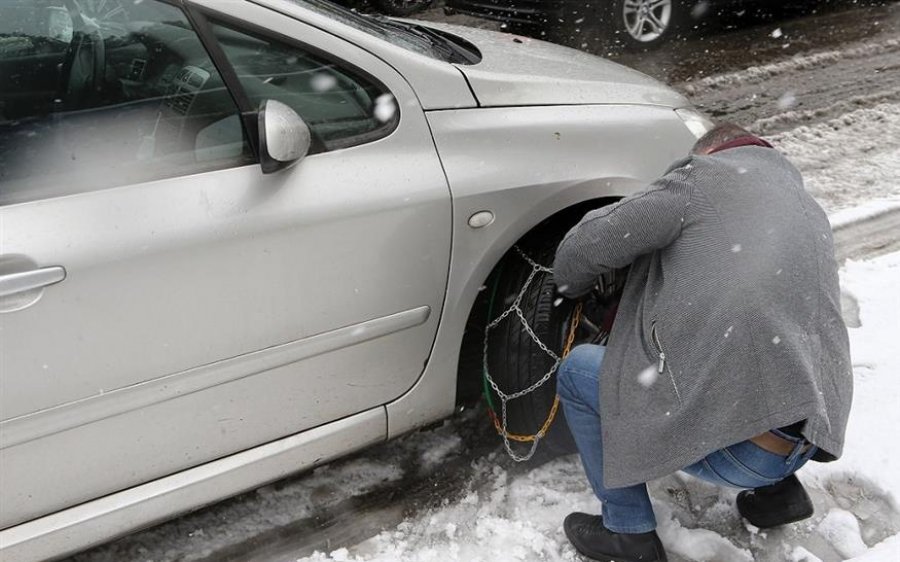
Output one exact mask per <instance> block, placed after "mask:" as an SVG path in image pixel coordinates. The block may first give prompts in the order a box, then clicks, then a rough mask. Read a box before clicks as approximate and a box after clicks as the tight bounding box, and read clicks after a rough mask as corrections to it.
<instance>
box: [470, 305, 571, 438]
mask: <svg viewBox="0 0 900 562" xmlns="http://www.w3.org/2000/svg"><path fill="white" fill-rule="evenodd" d="M580 321H581V303H578V304H577V305H575V310H574V311H573V312H572V324H571V325H570V326H569V335H568V337H567V338H566V345H565V347H563V352H562V356H561V358H562V359H565V357H566V355H568V354H569V352H570V351H572V344H573V343H575V330H577V329H578V323H579V322H580ZM558 410H559V395H558V394H557V395H556V397H555V398H554V399H553V406H551V407H550V413H549V414H548V415H547V419H546V420H545V421H544V425H542V426H541V429H540V430H538V432H537V433H536V434H534V435H516V434H513V433H507V434H506V438H507V439H509V440H510V441H518V442H519V443H530V442H532V441H534V440H535V439H537V438H538V437H544V435H546V434H547V432H548V431H549V430H550V426H551V425H552V424H553V420H554V419H556V412H557V411H558ZM488 413H489V414H490V416H491V419H493V420H494V428H495V429H496V430H497V433H498V434H499V435H501V436H502V435H503V424H502V423H500V418H498V417H497V414H496V413H494V411H493V410H491V409H488Z"/></svg>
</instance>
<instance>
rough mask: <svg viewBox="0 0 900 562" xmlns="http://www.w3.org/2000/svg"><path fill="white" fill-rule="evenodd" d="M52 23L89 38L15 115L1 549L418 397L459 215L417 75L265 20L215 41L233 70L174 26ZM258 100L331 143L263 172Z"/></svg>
mask: <svg viewBox="0 0 900 562" xmlns="http://www.w3.org/2000/svg"><path fill="white" fill-rule="evenodd" d="M41 2H43V4H46V7H48V8H54V10H52V13H53V18H54V22H55V23H54V24H53V25H55V26H56V27H57V28H59V25H60V24H59V21H58V20H59V16H60V13H59V10H58V9H56V8H58V7H59V6H66V7H67V9H68V13H69V15H70V16H71V17H72V26H71V29H68V30H66V29H64V30H63V32H62V33H60V32H57V33H56V35H57V36H62V37H63V39H64V40H67V41H68V45H67V49H66V54H65V57H64V60H63V63H62V64H60V65H57V66H55V67H54V68H56V69H57V70H58V71H59V72H60V76H58V77H57V78H58V79H59V83H60V86H59V89H58V91H57V92H54V95H52V96H49V97H48V96H46V95H44V96H43V97H41V95H34V96H32V97H30V98H29V97H28V96H22V95H21V92H22V90H23V88H24V89H26V90H27V88H28V86H29V85H28V83H27V76H23V77H19V78H17V80H18V82H16V91H15V92H13V93H14V94H15V96H14V97H15V99H13V96H12V95H9V96H7V95H6V93H7V92H2V94H3V95H4V98H3V99H0V417H2V422H0V479H2V481H3V486H2V489H0V494H2V496H0V527H7V526H10V525H14V524H16V523H19V522H22V521H26V520H30V519H33V518H35V517H39V516H41V515H44V514H47V513H50V512H53V511H57V510H59V509H62V508H64V507H66V506H70V505H74V504H77V503H80V502H84V501H86V500H89V499H91V498H95V497H98V496H100V495H104V494H108V493H111V492H113V491H116V490H121V489H124V488H127V487H130V486H133V485H136V484H139V483H142V482H146V481H148V480H152V479H155V478H158V477H162V476H165V475H169V474H173V473H175V472H178V471H180V470H183V469H185V468H188V467H191V466H195V465H198V464H201V463H204V462H206V461H209V460H212V459H216V458H220V457H222V456H225V455H228V454H231V453H234V452H237V451H241V450H245V449H248V448H251V447H254V446H256V445H259V444H262V443H265V442H269V441H272V440H276V439H278V438H280V437H284V436H287V435H291V434H295V433H298V432H301V431H303V430H305V429H308V428H312V427H315V426H318V425H321V424H324V423H327V422H329V421H332V420H336V419H339V418H342V417H346V416H348V415H351V414H353V413H356V412H360V411H363V410H366V409H371V408H375V407H379V405H381V404H384V403H386V402H388V401H390V400H391V399H393V398H396V397H397V396H399V395H400V394H402V393H403V392H404V391H406V390H407V389H409V388H410V387H411V386H412V385H413V384H414V383H415V381H416V380H417V378H418V376H419V375H420V373H421V371H422V369H423V365H424V363H425V361H426V359H427V357H428V354H429V351H430V346H431V344H432V343H433V339H434V335H435V332H436V329H437V321H438V317H439V315H440V307H441V303H442V299H443V295H444V290H445V287H446V282H447V268H448V263H449V253H450V196H449V191H448V188H447V185H446V180H445V178H444V175H443V173H442V170H441V166H440V163H439V161H438V158H437V155H436V153H435V148H434V144H433V142H432V139H431V137H430V134H429V131H428V128H427V125H426V123H425V119H424V114H423V111H422V109H421V108H420V107H419V105H418V103H417V101H416V97H415V95H414V93H413V92H412V91H411V89H410V88H409V86H408V85H407V83H406V82H405V81H404V80H403V78H402V77H401V76H399V75H398V74H397V73H396V72H395V71H393V69H391V68H390V67H388V66H387V65H386V64H384V63H382V62H381V61H380V60H378V59H376V58H375V57H373V56H371V55H369V54H368V53H366V52H364V51H362V50H360V49H358V48H356V47H354V46H353V45H351V44H349V43H347V42H345V41H343V40H341V39H339V38H337V37H335V36H332V35H329V34H326V33H324V32H321V31H319V30H317V29H314V28H311V27H309V26H306V25H304V24H302V23H300V22H298V21H295V20H292V19H290V18H287V17H285V16H281V15H277V14H274V13H273V12H270V11H268V10H266V9H264V8H260V7H258V6H254V5H252V4H249V3H224V4H222V10H224V11H225V12H227V13H216V14H211V15H212V16H215V18H213V19H211V20H210V22H209V23H208V24H207V25H208V26H209V27H210V29H208V30H207V31H209V32H211V30H212V27H213V26H219V27H218V30H217V31H216V34H217V35H218V40H214V39H213V35H210V36H209V37H208V38H207V42H206V45H207V46H209V47H211V48H212V49H213V53H214V55H215V54H216V53H218V55H219V56H222V55H223V52H224V51H230V52H229V53H228V55H229V56H231V57H232V58H234V59H235V60H234V65H232V64H231V63H226V62H224V61H225V60H227V59H224V58H220V59H218V60H217V63H218V64H214V63H213V60H212V58H211V57H210V55H209V54H208V51H207V49H206V48H204V44H203V43H202V42H201V40H200V38H199V36H198V34H197V32H196V30H195V26H194V25H193V23H192V20H191V19H190V18H189V17H188V16H187V15H186V14H185V12H184V11H183V10H182V8H181V7H180V5H179V4H177V3H170V2H163V1H160V0H145V1H144V2H140V3H134V2H130V1H128V2H125V1H122V2H116V3H115V5H116V8H115V10H112V9H111V8H110V6H109V3H103V4H104V10H105V11H104V13H103V14H96V13H95V14H91V13H81V14H79V13H76V10H73V9H72V8H73V6H74V4H69V3H64V2H55V3H54V2H52V1H51V0H40V2H39V3H41ZM43 4H42V5H43ZM90 5H93V4H92V3H89V4H88V6H90ZM85 9H87V8H85ZM104 14H112V15H114V16H115V17H109V18H104V17H103V16H104ZM226 23H227V28H226V26H225V25H226ZM63 27H65V26H63ZM296 38H302V40H298V39H296ZM226 39H227V40H226ZM57 40H59V39H58V38H57ZM219 40H221V42H222V45H219V44H218V42H219ZM22 41H23V44H25V43H28V42H29V41H30V42H31V43H29V45H30V46H27V48H24V50H20V51H17V52H16V56H19V57H27V56H29V55H28V52H30V51H28V49H31V51H33V52H35V55H34V56H38V55H39V53H38V51H40V49H41V38H40V37H38V38H36V39H35V38H34V37H33V36H28V37H26V38H24V39H23V40H22ZM229 41H230V42H229ZM223 46H224V48H223ZM267 49H268V51H267ZM8 52H9V51H8V50H7V51H4V50H2V49H0V57H4V56H6V53H8ZM239 55H243V57H244V62H243V63H242V62H241V60H240V59H241V56H239ZM254 57H257V58H260V57H262V58H267V59H268V60H267V61H265V62H266V64H263V65H261V66H260V65H257V66H254V65H252V64H250V65H248V64H245V63H246V62H247V61H248V60H250V61H252V60H253V59H254ZM223 74H225V75H226V77H228V76H231V79H232V81H231V82H228V84H231V85H232V86H234V85H237V84H241V86H240V87H236V88H235V87H233V88H231V89H229V88H227V87H226V81H225V80H223V78H222V75H223ZM239 75H240V76H239ZM299 75H302V76H303V78H301V79H298V78H297V76H299ZM45 84H46V80H44V81H43V82H41V85H40V87H41V88H44V89H46V86H45ZM251 86H252V87H251ZM0 87H2V88H3V89H4V90H6V88H7V87H6V86H0ZM267 96H268V97H274V98H281V100H282V101H285V102H286V103H288V104H289V105H291V107H293V108H294V109H295V110H297V112H298V113H299V114H300V115H301V117H304V119H306V120H307V122H308V124H309V125H310V128H311V130H312V133H313V137H314V139H315V142H314V143H313V153H311V154H310V155H308V156H307V157H306V158H305V159H303V160H302V161H301V162H300V163H299V164H297V165H295V166H294V167H292V168H290V169H287V170H282V171H279V172H277V173H274V174H269V175H264V174H263V173H262V172H261V170H260V167H259V165H258V164H257V163H256V157H255V152H254V146H255V143H256V136H255V135H256V131H255V130H254V129H255V115H254V114H253V109H254V108H255V107H257V105H256V102H257V101H259V100H260V99H263V98H265V97H267ZM251 101H252V102H253V103H252V105H248V104H251ZM349 106H352V107H349ZM354 111H356V113H354Z"/></svg>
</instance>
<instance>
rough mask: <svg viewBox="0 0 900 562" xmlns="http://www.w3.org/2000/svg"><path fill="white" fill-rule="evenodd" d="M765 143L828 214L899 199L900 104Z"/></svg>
mask: <svg viewBox="0 0 900 562" xmlns="http://www.w3.org/2000/svg"><path fill="white" fill-rule="evenodd" d="M769 140H771V141H772V143H773V144H774V145H775V146H776V147H778V149H779V150H781V151H783V152H784V154H785V155H786V156H787V157H788V158H789V159H790V160H791V162H793V163H794V165H796V166H797V167H798V168H799V169H800V171H801V172H802V173H803V178H804V181H805V183H806V188H807V189H808V190H809V191H810V193H812V194H813V196H815V197H816V198H817V199H818V200H819V202H820V203H821V204H822V206H823V207H825V209H826V211H829V212H830V211H834V210H838V209H843V208H847V207H850V206H853V205H856V204H858V202H859V201H860V200H863V201H865V200H871V199H900V181H898V178H900V105H898V104H881V105H877V106H875V107H872V108H866V109H858V110H856V111H851V112H850V113H847V114H845V115H842V116H841V117H838V118H836V119H832V120H830V121H827V122H824V123H819V124H816V125H811V126H801V127H797V128H796V129H793V130H791V131H787V132H784V133H780V134H777V135H773V136H772V137H770V139H769Z"/></svg>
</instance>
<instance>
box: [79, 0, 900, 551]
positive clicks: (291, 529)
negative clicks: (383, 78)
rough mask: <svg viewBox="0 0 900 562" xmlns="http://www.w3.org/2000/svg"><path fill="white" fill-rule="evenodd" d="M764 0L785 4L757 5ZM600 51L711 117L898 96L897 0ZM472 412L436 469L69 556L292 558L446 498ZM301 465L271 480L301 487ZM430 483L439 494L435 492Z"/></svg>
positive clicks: (488, 446)
mask: <svg viewBox="0 0 900 562" xmlns="http://www.w3.org/2000/svg"><path fill="white" fill-rule="evenodd" d="M768 4H791V7H790V8H783V7H782V8H777V9H768V8H766V7H765V6H766V5H768ZM754 6H755V7H754ZM417 17H421V18H422V19H425V20H430V21H443V22H449V23H459V24H463V25H476V26H478V27H483V28H487V29H499V27H500V26H499V25H498V24H496V23H495V22H490V21H486V20H477V19H475V18H470V17H467V16H460V15H455V16H447V15H445V14H444V12H443V10H442V8H441V7H440V6H435V7H433V8H431V9H429V10H427V11H426V12H424V13H422V14H419V16H417ZM601 51H606V52H600V53H597V54H601V55H603V56H607V57H609V58H611V59H612V60H615V61H617V62H620V63H622V64H625V65H627V66H630V67H633V68H636V69H638V70H641V71H643V72H645V73H647V74H649V75H651V76H653V77H655V78H657V79H659V80H661V81H663V82H666V83H667V84H669V85H671V86H672V87H674V88H676V89H678V90H679V91H681V92H683V93H684V94H685V95H686V96H688V98H689V99H690V100H691V101H692V102H693V103H695V104H696V105H697V106H698V107H700V108H701V109H703V110H704V111H706V112H707V113H709V114H710V115H712V116H713V117H715V118H718V119H728V120H732V121H735V122H738V123H740V124H743V125H746V126H748V127H751V128H753V129H755V130H757V131H758V132H760V133H773V132H778V131H783V130H787V129H791V128H794V127H796V126H797V125H799V124H811V123H815V122H820V121H824V120H827V119H831V118H833V117H835V116H838V115H841V114H843V113H846V112H847V111H850V110H853V109H858V108H860V107H869V106H874V105H876V104H878V103H883V102H885V101H887V102H894V103H896V102H898V101H900V2H854V1H852V0H846V1H833V2H812V1H810V2H800V3H781V2H769V3H767V4H766V3H763V4H762V5H760V4H759V3H757V4H756V5H753V6H743V5H742V6H737V7H730V8H724V9H721V10H720V11H719V13H715V10H710V13H708V14H706V17H704V18H703V19H701V20H698V21H696V23H695V25H694V26H693V28H692V29H690V30H688V32H687V33H686V34H685V36H684V37H681V38H678V39H677V40H675V41H673V42H672V43H670V44H667V45H665V46H664V47H662V48H659V49H657V50H654V51H651V52H646V53H626V52H618V51H616V50H615V49H614V48H603V49H601ZM478 419H479V418H477V417H476V418H471V417H470V418H466V419H465V420H463V421H462V422H454V423H456V424H457V425H458V431H459V433H461V434H464V435H467V438H466V443H467V444H466V446H465V447H464V448H463V449H462V451H461V453H460V456H458V457H454V458H451V459H450V460H449V461H448V463H446V464H445V465H443V466H442V467H440V468H439V469H436V470H433V471H422V470H421V468H420V467H416V466H414V465H415V462H414V459H413V458H410V459H409V461H408V463H407V465H408V466H404V476H403V477H402V478H401V479H399V480H396V481H392V482H391V483H389V484H385V485H384V486H382V487H379V488H376V489H374V490H370V491H367V492H365V493H363V494H359V495H355V496H348V497H340V494H339V492H334V493H335V494H337V496H335V497H334V498H332V500H333V501H327V502H323V503H322V505H321V507H319V508H317V509H316V510H314V511H313V512H312V514H309V513H307V514H306V515H304V516H302V517H300V516H298V517H297V519H296V521H293V522H291V523H289V524H287V525H285V524H284V523H283V522H280V523H275V519H276V518H275V517H274V516H273V517H272V523H271V524H268V525H267V524H265V523H261V524H259V525H258V526H257V527H256V528H257V531H256V532H255V533H254V534H252V535H251V536H248V535H247V534H246V533H244V532H235V533H233V535H234V538H233V540H228V539H227V538H225V539H223V537H222V535H226V536H227V535H228V533H229V524H230V522H231V521H234V520H236V519H239V518H240V517H244V516H245V515H247V514H249V513H253V515H254V516H255V517H257V518H261V519H262V520H263V521H265V520H266V514H265V510H266V509H268V507H267V502H266V501H263V500H261V499H260V494H258V493H257V492H250V493H248V494H244V495H242V496H239V497H237V498H233V499H231V500H227V501H225V502H222V503H220V504H217V505H215V506H212V507H209V508H205V509H203V510H200V511H198V512H196V513H194V514H190V515H187V516H185V517H182V518H179V519H177V520H174V521H172V522H169V523H166V524H163V525H160V526H157V527H155V528H153V529H149V530H145V531H141V532H138V533H135V534H132V535H130V536H128V537H125V538H123V539H119V540H118V541H115V542H113V543H110V544H107V545H104V546H101V547H98V548H95V549H93V550H91V551H87V552H84V553H82V554H79V555H77V556H76V557H73V558H71V559H70V560H77V561H80V562H100V561H118V562H127V561H137V560H142V561H143V560H153V561H154V562H162V561H176V560H179V561H187V560H209V561H212V560H258V561H274V560H287V559H296V558H297V557H299V556H303V555H305V554H309V553H311V552H312V551H313V550H316V549H319V550H326V551H327V550H331V549H334V548H337V547H339V546H350V545H352V544H354V543H356V542H359V541H360V540H362V539H364V538H366V537H368V536H371V535H374V534H376V533H377V532H379V531H380V530H381V529H383V528H388V527H390V526H393V525H395V524H396V523H398V522H399V521H401V520H402V519H403V518H404V517H409V516H414V515H415V514H416V513H417V512H420V511H421V510H425V509H428V508H429V507H433V506H434V505H436V502H440V501H443V500H445V499H446V498H448V497H452V496H453V495H454V494H455V493H457V492H459V491H461V490H462V489H463V488H464V487H465V486H466V484H465V483H466V482H467V481H468V480H469V479H471V478H477V477H478V475H477V474H475V473H473V468H472V466H473V464H474V462H473V459H476V458H479V457H482V456H484V455H486V454H488V453H490V452H496V450H497V448H498V442H497V441H496V436H495V435H492V434H491V433H490V431H486V430H485V428H486V426H487V424H486V423H482V422H480V421H478ZM473 420H474V421H473ZM426 431H441V430H426ZM406 450H408V449H404V445H403V443H400V444H399V445H398V444H397V443H396V442H395V443H391V444H388V445H386V446H382V447H379V448H378V449H376V450H373V451H368V452H364V453H362V454H361V455H356V456H354V457H351V459H349V460H343V461H338V462H337V463H333V465H337V466H338V467H339V466H340V465H341V463H347V462H353V461H354V459H356V461H358V460H359V459H360V458H363V459H366V458H369V459H372V460H373V461H374V462H381V461H386V460H388V459H391V458H397V456H400V457H402V456H403V454H404V451H406ZM401 464H403V463H402V462H401ZM311 474H312V473H308V474H307V475H301V476H298V477H294V478H292V479H290V480H289V481H286V483H281V484H279V486H283V487H287V486H297V485H300V486H302V485H303V482H304V480H305V479H309V478H311ZM439 485H440V486H441V493H440V494H436V493H435V488H437V487H438V486H439ZM268 503H271V501H270V502H268ZM234 523H235V524H238V522H237V521H234ZM198 530H199V531H198ZM195 533H199V535H196V536H195ZM204 533H205V537H206V538H204ZM212 535H217V536H216V537H213V536H212ZM207 538H208V539H209V540H207Z"/></svg>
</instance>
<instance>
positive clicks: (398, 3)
mask: <svg viewBox="0 0 900 562" xmlns="http://www.w3.org/2000/svg"><path fill="white" fill-rule="evenodd" d="M432 1H433V0H374V3H375V5H376V6H377V7H378V9H379V10H380V11H382V12H384V13H385V14H387V15H389V16H409V15H412V14H415V13H416V12H421V11H423V10H425V9H426V8H428V7H429V6H431V3H432Z"/></svg>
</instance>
